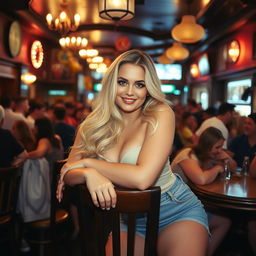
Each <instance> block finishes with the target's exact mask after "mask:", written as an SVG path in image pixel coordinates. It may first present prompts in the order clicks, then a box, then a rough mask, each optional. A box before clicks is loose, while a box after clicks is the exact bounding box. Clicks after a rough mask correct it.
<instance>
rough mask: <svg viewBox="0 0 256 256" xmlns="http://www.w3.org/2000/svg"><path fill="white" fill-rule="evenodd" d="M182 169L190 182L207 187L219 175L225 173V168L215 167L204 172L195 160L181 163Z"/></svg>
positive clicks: (185, 160) (186, 160)
mask: <svg viewBox="0 0 256 256" xmlns="http://www.w3.org/2000/svg"><path fill="white" fill-rule="evenodd" d="M179 165H180V167H181V168H182V170H183V171H184V173H185V174H186V176H187V177H188V179H189V180H191V181H192V182H193V183H195V184H197V185H206V184H209V183H211V182H213V181H214V180H215V178H216V177H217V175H218V174H219V173H221V172H223V171H224V168H223V166H221V165H215V166H214V167H212V168H211V169H207V170H203V169H202V168H201V167H200V166H199V164H198V162H197V161H196V160H193V159H184V160H182V161H180V162H179Z"/></svg>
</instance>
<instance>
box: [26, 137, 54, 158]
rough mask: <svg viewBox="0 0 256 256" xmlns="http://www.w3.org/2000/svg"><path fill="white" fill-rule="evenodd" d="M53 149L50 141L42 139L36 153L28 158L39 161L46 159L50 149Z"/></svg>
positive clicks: (29, 154) (32, 153)
mask: <svg viewBox="0 0 256 256" xmlns="http://www.w3.org/2000/svg"><path fill="white" fill-rule="evenodd" d="M50 147H51V144H50V141H49V140H48V139H46V138H43V139H40V140H39V142H38V145H37V148H36V149H35V150H34V151H31V152H29V153H28V158H30V159H37V158H41V157H44V156H45V155H46V154H47V152H48V150H49V148H50Z"/></svg>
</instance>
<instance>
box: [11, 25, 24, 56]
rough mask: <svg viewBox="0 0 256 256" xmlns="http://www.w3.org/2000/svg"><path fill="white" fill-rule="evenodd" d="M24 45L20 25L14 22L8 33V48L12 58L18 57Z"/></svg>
mask: <svg viewBox="0 0 256 256" xmlns="http://www.w3.org/2000/svg"><path fill="white" fill-rule="evenodd" d="M21 44H22V37H21V29H20V24H19V23H18V22H17V21H13V22H12V23H11V25H10V28H9V31H8V47H9V51H10V54H11V56H12V57H16V56H18V54H19V52H20V48H21Z"/></svg>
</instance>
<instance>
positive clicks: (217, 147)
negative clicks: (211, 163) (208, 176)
mask: <svg viewBox="0 0 256 256" xmlns="http://www.w3.org/2000/svg"><path fill="white" fill-rule="evenodd" d="M223 144H224V140H223V139H220V140H218V141H217V142H216V143H215V144H214V145H213V146H212V148H211V150H210V151H209V158H211V159H217V158H218V155H219V154H220V152H221V150H222V148H223Z"/></svg>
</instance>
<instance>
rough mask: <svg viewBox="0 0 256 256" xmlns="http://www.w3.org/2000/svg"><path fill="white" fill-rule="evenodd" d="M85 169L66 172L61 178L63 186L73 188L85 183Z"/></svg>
mask: <svg viewBox="0 0 256 256" xmlns="http://www.w3.org/2000/svg"><path fill="white" fill-rule="evenodd" d="M85 172H86V168H77V169H73V170H70V171H69V172H67V173H66V174H65V176H64V178H63V180H64V182H65V184H67V185H69V186H74V185H77V184H82V183H85Z"/></svg>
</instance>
